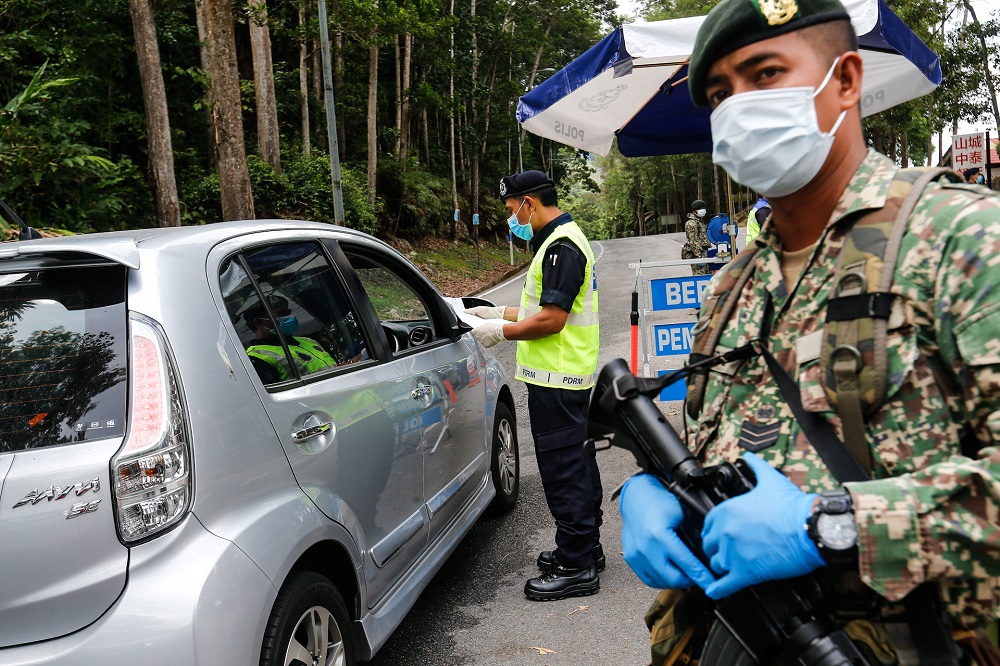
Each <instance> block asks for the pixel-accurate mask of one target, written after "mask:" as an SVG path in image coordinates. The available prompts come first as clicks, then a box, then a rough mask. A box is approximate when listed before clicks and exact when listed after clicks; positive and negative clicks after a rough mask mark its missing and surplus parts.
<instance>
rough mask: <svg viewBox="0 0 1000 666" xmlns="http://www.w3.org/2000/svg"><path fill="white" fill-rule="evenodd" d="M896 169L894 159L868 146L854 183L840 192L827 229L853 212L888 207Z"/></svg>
mask: <svg viewBox="0 0 1000 666" xmlns="http://www.w3.org/2000/svg"><path fill="white" fill-rule="evenodd" d="M897 171H899V167H897V166H896V165H895V163H893V162H892V160H890V159H889V158H888V157H886V156H885V155H882V154H881V153H879V152H877V151H875V150H872V149H871V148H869V149H868V155H866V156H865V159H864V160H863V161H862V162H861V164H860V165H858V170H857V171H855V172H854V176H853V177H851V182H850V183H848V184H847V187H846V188H845V189H844V191H843V193H841V195H840V200H839V201H838V202H837V206H836V207H835V208H834V209H833V214H832V215H831V216H830V221H829V222H828V223H827V228H829V227H831V226H833V225H835V224H837V223H838V222H840V221H841V220H842V219H844V218H845V217H847V216H848V215H851V214H853V213H857V212H859V211H863V210H869V209H872V208H882V207H883V206H885V202H886V199H887V198H888V196H889V185H890V184H891V183H892V179H893V177H894V176H895V175H896V172H897Z"/></svg>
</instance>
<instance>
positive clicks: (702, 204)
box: [691, 199, 708, 210]
mask: <svg viewBox="0 0 1000 666" xmlns="http://www.w3.org/2000/svg"><path fill="white" fill-rule="evenodd" d="M699 208H708V206H706V205H705V202H704V201H702V200H701V199H695V200H694V201H693V202H691V210H698V209H699Z"/></svg>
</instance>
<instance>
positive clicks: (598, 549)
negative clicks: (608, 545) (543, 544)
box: [537, 543, 607, 573]
mask: <svg viewBox="0 0 1000 666" xmlns="http://www.w3.org/2000/svg"><path fill="white" fill-rule="evenodd" d="M593 554H594V566H596V567H597V573H600V572H602V571H604V565H605V564H607V560H606V559H605V558H604V547H603V546H601V544H600V543H598V544H597V545H596V546H594V550H593ZM537 564H538V568H539V569H540V570H541V571H542V572H543V573H545V572H549V571H551V570H552V567H554V566H555V565H556V554H555V551H552V550H543V551H542V552H540V553H538V560H537Z"/></svg>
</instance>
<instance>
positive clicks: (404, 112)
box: [399, 32, 413, 171]
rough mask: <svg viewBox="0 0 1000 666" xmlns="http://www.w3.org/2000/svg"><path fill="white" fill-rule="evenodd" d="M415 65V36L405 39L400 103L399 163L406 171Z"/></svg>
mask: <svg viewBox="0 0 1000 666" xmlns="http://www.w3.org/2000/svg"><path fill="white" fill-rule="evenodd" d="M412 63H413V34H412V33H409V32H408V33H406V36H405V37H403V81H402V84H403V98H402V101H401V102H400V105H399V106H400V123H399V161H400V162H402V163H403V170H404V171H405V170H406V153H407V150H408V147H409V142H410V69H411V66H412Z"/></svg>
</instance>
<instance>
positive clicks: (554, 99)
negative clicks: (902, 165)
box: [517, 0, 941, 157]
mask: <svg viewBox="0 0 1000 666" xmlns="http://www.w3.org/2000/svg"><path fill="white" fill-rule="evenodd" d="M844 6H845V7H846V8H847V11H848V13H849V14H850V15H851V23H852V24H853V25H854V29H855V30H856V31H857V33H858V35H859V42H860V47H861V48H860V52H861V57H862V59H863V61H864V79H863V80H862V85H861V94H862V98H861V112H862V115H865V116H869V115H872V114H874V113H878V112H880V111H884V110H886V109H888V108H890V107H892V106H895V105H896V104H901V103H902V102H906V101H909V100H911V99H915V98H917V97H920V96H921V95H926V94H927V93H929V92H931V91H932V90H934V88H935V87H937V86H938V84H940V83H941V62H940V59H939V58H938V56H937V55H935V54H934V52H933V51H931V50H930V49H929V48H928V47H927V45H926V44H924V43H923V42H922V41H920V38H919V37H917V36H916V35H915V34H913V31H912V30H910V29H909V27H907V26H906V24H905V23H903V22H902V21H901V20H900V19H899V17H898V16H896V15H895V14H894V13H893V12H892V10H891V9H889V7H888V6H887V5H886V4H885V2H884V1H883V0H846V2H844ZM704 20H705V17H703V16H696V17H692V18H682V19H672V20H669V21H655V22H652V23H633V24H629V25H625V26H622V27H621V28H618V29H617V30H615V31H614V32H613V33H611V34H610V35H608V36H607V37H605V38H604V39H602V40H601V41H600V42H598V43H597V44H595V45H594V46H593V47H591V48H590V49H589V50H588V51H587V52H586V53H584V54H583V55H581V56H580V57H579V58H576V59H575V60H573V61H572V62H571V63H569V64H568V65H566V67H564V68H562V69H561V70H559V71H558V72H556V73H555V74H553V75H552V76H551V77H549V78H548V79H546V80H545V81H543V82H542V83H541V84H539V85H538V86H537V87H535V88H534V89H532V90H531V91H530V92H528V93H527V94H526V95H524V96H523V97H521V99H520V101H519V102H518V105H517V120H518V122H520V123H521V124H522V125H523V126H524V128H525V129H526V130H528V131H529V132H531V133H532V134H536V135H538V136H541V137H544V138H546V139H553V140H554V141H558V142H559V143H564V144H566V145H568V146H572V147H574V148H579V149H581V150H587V151H590V152H594V153H598V154H600V155H606V154H607V153H608V151H609V150H610V149H611V144H612V142H613V141H614V139H615V137H616V136H617V137H618V150H620V151H621V153H622V154H623V155H626V156H629V157H639V156H643V155H676V154H681V153H700V152H710V151H711V150H712V134H711V127H710V124H709V110H708V109H699V108H697V107H695V106H694V103H693V102H692V101H691V96H690V94H689V93H688V87H687V63H688V60H689V59H690V57H691V51H692V49H693V48H694V38H695V35H696V34H697V33H698V28H699V27H701V24H702V22H703V21H704Z"/></svg>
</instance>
